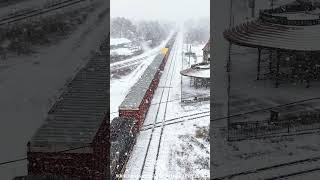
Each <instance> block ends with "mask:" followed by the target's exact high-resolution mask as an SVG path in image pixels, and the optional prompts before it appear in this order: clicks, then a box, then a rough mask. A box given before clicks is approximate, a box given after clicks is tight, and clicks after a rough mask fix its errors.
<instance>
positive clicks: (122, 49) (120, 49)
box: [110, 48, 133, 56]
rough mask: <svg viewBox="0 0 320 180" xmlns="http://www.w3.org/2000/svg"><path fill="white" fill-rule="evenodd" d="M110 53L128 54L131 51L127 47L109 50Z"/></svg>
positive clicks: (130, 53)
mask: <svg viewBox="0 0 320 180" xmlns="http://www.w3.org/2000/svg"><path fill="white" fill-rule="evenodd" d="M110 54H116V55H124V56H130V55H132V54H133V51H132V50H131V49H129V48H118V49H113V50H110Z"/></svg>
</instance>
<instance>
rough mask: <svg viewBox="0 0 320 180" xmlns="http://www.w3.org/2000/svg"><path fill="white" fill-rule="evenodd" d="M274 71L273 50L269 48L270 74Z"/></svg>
mask: <svg viewBox="0 0 320 180" xmlns="http://www.w3.org/2000/svg"><path fill="white" fill-rule="evenodd" d="M271 73H272V50H269V74H270V75H271Z"/></svg>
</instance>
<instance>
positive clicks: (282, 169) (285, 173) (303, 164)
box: [213, 156, 320, 180]
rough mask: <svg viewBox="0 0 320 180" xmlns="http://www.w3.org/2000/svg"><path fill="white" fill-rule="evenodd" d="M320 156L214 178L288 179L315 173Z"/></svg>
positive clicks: (319, 164)
mask: <svg viewBox="0 0 320 180" xmlns="http://www.w3.org/2000/svg"><path fill="white" fill-rule="evenodd" d="M319 162H320V156H317V157H312V158H306V159H301V160H296V161H292V162H287V163H282V164H276V165H272V166H267V167H263V168H258V169H254V170H249V171H243V172H239V173H234V174H230V175H226V176H222V177H217V178H213V180H224V179H228V180H230V179H236V180H242V179H243V180H246V179H264V180H276V179H286V178H289V177H293V176H299V175H305V174H307V173H313V172H316V171H320V163H319Z"/></svg>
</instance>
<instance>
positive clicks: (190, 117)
mask: <svg viewBox="0 0 320 180" xmlns="http://www.w3.org/2000/svg"><path fill="white" fill-rule="evenodd" d="M209 116H210V111H203V112H199V113H194V114H189V115H186V116H180V117H176V118H172V119H167V120H165V123H164V125H163V126H167V125H171V124H177V123H182V122H186V121H191V120H196V119H200V118H203V117H209ZM153 126H154V124H146V125H144V126H143V127H142V128H141V130H140V131H147V130H149V129H152V128H153ZM161 126H162V122H157V123H156V124H155V128H159V127H161Z"/></svg>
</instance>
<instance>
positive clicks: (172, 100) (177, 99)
mask: <svg viewBox="0 0 320 180" xmlns="http://www.w3.org/2000/svg"><path fill="white" fill-rule="evenodd" d="M199 97H200V98H201V97H208V96H204V95H203V96H188V97H185V98H199ZM180 100H181V98H176V99H171V100H169V101H161V102H158V103H152V104H150V106H152V105H158V104H162V103H167V102H174V101H180ZM114 113H118V111H113V112H111V113H110V114H114Z"/></svg>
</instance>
